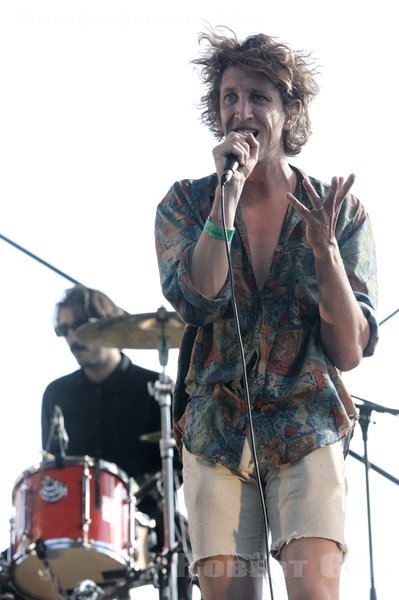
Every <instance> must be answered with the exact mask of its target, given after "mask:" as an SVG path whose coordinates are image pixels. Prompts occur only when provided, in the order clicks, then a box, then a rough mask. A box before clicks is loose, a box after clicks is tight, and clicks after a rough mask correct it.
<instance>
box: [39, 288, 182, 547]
mask: <svg viewBox="0 0 399 600" xmlns="http://www.w3.org/2000/svg"><path fill="white" fill-rule="evenodd" d="M126 314H127V313H126V312H125V311H124V310H122V309H121V308H120V307H119V306H117V305H116V304H115V303H114V302H113V301H112V300H111V299H110V298H109V297H108V296H107V295H106V294H104V293H103V292H101V291H98V290H95V289H89V288H86V287H83V286H80V285H77V286H75V287H73V288H70V289H67V290H66V291H65V292H64V295H63V297H62V299H61V300H60V301H59V302H58V303H57V304H56V306H55V314H54V328H55V333H56V334H57V335H58V336H59V337H63V338H65V340H66V343H67V344H68V346H69V349H70V351H71V352H72V354H73V355H74V357H75V359H76V361H77V362H78V364H79V366H80V368H79V369H78V370H77V371H74V372H73V373H70V374H68V375H64V376H63V377H60V378H58V379H56V380H55V381H52V382H51V383H49V384H48V386H47V387H46V389H45V391H44V395H43V400H42V409H41V425H42V428H41V429H42V447H43V450H44V451H47V452H50V453H52V454H54V455H56V456H60V455H61V453H66V454H68V455H71V456H85V455H88V456H90V457H92V458H94V459H101V460H104V461H108V462H111V463H114V464H115V465H117V466H118V467H119V468H120V469H122V470H123V471H124V472H125V473H126V474H127V475H128V476H129V477H132V478H134V480H135V482H136V483H137V484H138V485H139V486H140V490H141V489H145V490H146V494H145V495H144V497H143V496H142V494H141V493H140V492H139V494H138V497H139V499H140V501H139V503H138V510H139V511H140V512H143V513H145V514H146V515H148V516H149V517H151V518H153V519H155V521H156V534H157V538H158V540H157V542H158V543H157V545H156V547H155V548H154V550H156V551H159V550H161V549H162V547H163V539H162V538H163V509H162V505H161V497H160V495H159V492H158V490H157V484H156V483H155V482H156V481H157V479H159V478H157V477H155V475H156V474H158V473H159V472H160V471H161V469H162V466H161V457H160V449H159V444H158V443H150V442H148V441H142V440H141V439H140V438H141V436H144V437H146V435H145V434H149V433H152V432H155V434H154V436H152V438H155V439H156V432H159V431H160V429H161V410H160V406H159V404H158V402H157V400H155V398H154V397H153V396H152V395H151V394H150V393H149V390H148V384H149V383H153V382H155V381H156V380H157V379H158V377H159V374H158V373H157V372H155V371H151V370H148V369H145V368H143V367H140V366H138V365H135V364H133V363H132V361H131V360H130V359H129V358H128V357H127V356H126V354H124V353H123V352H122V351H121V350H120V349H119V348H111V347H99V346H95V345H91V344H86V343H82V342H81V341H79V340H78V338H77V336H76V330H77V329H78V327H80V326H81V325H84V324H86V323H88V322H89V321H90V320H92V319H95V320H97V319H102V318H113V317H118V316H123V315H126ZM102 343H104V341H103V342H102ZM112 343H115V341H114V340H113V341H112ZM59 408H60V409H61V415H62V417H63V421H64V427H65V432H66V439H65V440H63V439H62V435H61V436H60V435H59V434H58V432H57V434H56V435H52V432H53V431H54V430H55V427H54V422H55V420H56V419H57V417H59V414H58V409H59ZM147 437H149V438H151V436H148V435H147ZM174 468H175V473H176V474H177V475H178V476H179V478H180V481H181V472H180V468H181V467H180V462H179V460H178V458H177V453H176V459H175V461H174ZM151 480H153V481H154V486H151V485H148V483H151Z"/></svg>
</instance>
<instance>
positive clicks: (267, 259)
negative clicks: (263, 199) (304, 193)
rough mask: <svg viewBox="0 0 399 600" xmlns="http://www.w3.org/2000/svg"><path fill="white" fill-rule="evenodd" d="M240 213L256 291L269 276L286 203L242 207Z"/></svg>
mask: <svg viewBox="0 0 399 600" xmlns="http://www.w3.org/2000/svg"><path fill="white" fill-rule="evenodd" d="M241 212H242V215H243V219H244V221H245V225H246V228H247V233H248V241H249V249H250V253H251V262H252V268H253V271H254V275H255V279H256V283H257V286H258V289H259V290H261V289H262V288H263V286H264V284H265V282H266V280H267V278H268V277H269V274H270V267H271V264H272V260H273V255H274V251H275V249H276V246H277V244H278V242H279V239H280V234H281V230H282V228H283V225H284V221H285V217H286V214H287V203H285V202H283V203H281V204H279V205H278V206H276V207H272V208H271V207H270V206H267V205H257V206H256V207H245V206H244V207H242V209H241Z"/></svg>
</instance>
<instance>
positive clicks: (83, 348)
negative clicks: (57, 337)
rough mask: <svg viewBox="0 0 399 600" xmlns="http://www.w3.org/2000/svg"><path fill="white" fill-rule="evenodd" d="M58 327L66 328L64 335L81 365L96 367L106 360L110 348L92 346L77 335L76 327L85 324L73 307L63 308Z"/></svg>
mask: <svg viewBox="0 0 399 600" xmlns="http://www.w3.org/2000/svg"><path fill="white" fill-rule="evenodd" d="M57 325H58V328H59V329H63V328H64V331H65V333H64V337H65V340H66V342H67V344H68V346H69V349H70V351H71V352H72V354H73V355H74V357H75V358H76V360H77V362H78V364H79V365H80V366H81V367H94V366H97V365H100V364H101V363H103V362H104V359H105V358H106V355H107V354H108V352H109V348H100V347H97V346H90V345H88V344H84V343H83V342H81V341H80V340H79V339H78V337H77V336H76V329H77V328H78V327H79V326H81V325H83V323H82V319H81V318H79V317H78V315H76V314H75V312H74V311H73V310H72V309H71V308H62V309H61V310H60V313H59V315H58V324H57Z"/></svg>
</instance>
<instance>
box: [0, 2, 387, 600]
mask: <svg viewBox="0 0 399 600" xmlns="http://www.w3.org/2000/svg"><path fill="white" fill-rule="evenodd" d="M393 10H394V4H393V3H391V2H388V1H387V0H382V1H380V2H379V3H369V2H362V1H355V0H352V1H351V2H343V1H341V0H338V1H337V2H335V3H331V4H330V5H323V7H322V8H321V4H320V2H316V1H314V2H309V1H308V2H307V1H306V0H304V1H303V2H302V3H298V2H294V1H293V0H286V1H285V2H284V3H276V2H274V3H269V2H265V1H262V2H259V1H257V0H252V1H251V2H250V3H242V2H237V1H234V0H230V1H229V2H227V1H224V0H219V1H218V2H215V1H213V2H210V1H208V0H205V1H203V2H201V3H195V7H194V8H193V7H192V5H191V3H189V2H173V1H172V2H168V3H164V2H161V1H158V2H155V3H154V2H153V3H149V4H148V6H140V4H139V3H137V2H127V1H122V2H121V1H118V0H112V1H111V0H109V1H98V0H96V1H87V0H80V1H74V0H70V1H68V2H60V1H57V0H52V1H50V0H49V1H43V0H35V1H34V2H32V1H29V0H27V1H25V2H22V1H19V0H3V1H2V2H1V3H0V57H1V58H0V80H1V89H2V91H1V94H0V107H1V110H0V132H1V133H0V173H1V177H0V196H1V205H2V219H1V223H2V224H1V230H0V233H1V234H2V235H3V236H6V237H7V238H9V240H11V241H12V242H14V243H16V244H18V245H20V246H22V247H23V248H25V249H26V250H27V251H29V252H30V253H32V254H33V255H34V257H40V258H41V259H43V260H45V261H46V262H47V263H49V264H50V266H52V267H54V269H58V270H60V271H61V272H62V273H64V275H65V276H63V275H60V274H57V273H56V272H55V270H54V269H52V268H50V267H49V266H44V265H43V264H41V263H40V262H38V260H36V259H35V258H34V257H32V256H28V255H27V254H26V253H25V252H22V251H21V250H18V249H17V248H16V247H15V246H13V245H12V244H10V243H8V242H7V241H5V240H3V239H0V252H1V255H0V268H1V281H2V287H3V290H2V294H1V306H2V315H3V318H2V322H1V331H2V361H1V363H2V376H1V378H0V393H1V398H2V402H3V414H2V419H1V421H0V453H1V456H2V461H3V462H2V478H3V480H2V485H1V488H0V541H1V543H2V544H3V547H5V546H6V545H7V543H8V537H9V519H10V518H11V516H12V510H13V509H12V498H11V496H12V489H13V486H14V483H15V481H16V480H17V478H19V476H20V474H21V473H22V472H23V471H24V470H25V469H28V468H30V466H31V465H33V464H34V463H35V462H36V461H37V460H39V459H40V454H39V451H40V405H41V397H42V393H43V390H44V388H45V387H46V385H47V384H48V383H49V382H50V381H51V380H52V379H54V378H56V377H59V376H61V375H64V374H66V373H68V372H70V371H72V370H74V369H75V368H76V363H75V361H74V358H73V357H72V355H70V353H69V351H68V349H67V347H66V344H65V342H64V340H62V339H58V338H56V337H55V335H54V333H53V330H52V315H53V309H54V304H55V303H56V302H57V301H58V300H59V299H60V297H61V295H62V293H63V291H64V290H65V289H66V288H67V287H70V285H71V282H70V279H75V280H77V281H80V282H81V283H83V284H85V285H87V286H91V287H96V288H98V289H101V290H103V291H104V292H106V293H107V294H109V295H110V296H111V297H112V298H113V299H114V300H115V301H116V302H117V303H118V304H120V305H121V306H122V307H123V308H125V309H126V310H128V311H130V312H131V313H145V312H154V311H156V310H157V308H158V307H159V306H161V305H162V304H165V305H167V303H166V302H165V301H164V299H163V297H162V293H161V290H160V286H159V278H158V271H157V265H156V258H155V250H154V236H153V224H154V216H155V210H156V206H157V204H158V202H159V201H160V200H161V199H162V198H163V196H164V195H165V194H166V192H167V191H168V189H169V187H170V186H171V185H172V183H173V182H174V181H175V180H177V179H182V178H186V177H190V178H196V177H201V176H203V175H206V174H208V173H210V172H212V171H213V170H214V166H213V161H212V154H211V150H212V147H213V145H214V140H213V138H212V137H211V136H210V134H209V133H208V132H207V130H206V129H205V128H204V127H203V126H202V125H201V124H200V121H199V110H198V108H197V103H198V101H199V97H200V94H201V91H202V89H201V87H200V84H199V80H198V75H197V73H196V72H195V70H194V69H193V68H192V66H191V65H190V64H189V61H190V60H191V59H193V58H195V57H196V56H197V55H198V50H199V48H198V44H197V36H198V34H199V32H200V31H202V30H203V27H204V21H209V22H210V23H211V24H213V25H217V24H224V25H228V26H229V27H231V28H232V29H233V30H235V31H236V33H237V34H238V36H239V37H243V36H246V35H248V34H251V33H254V32H258V31H263V32H265V33H268V34H270V35H274V36H276V37H278V38H280V39H281V40H282V41H285V42H288V43H290V44H292V45H293V46H294V47H295V48H297V49H304V50H308V51H310V52H312V53H313V55H314V56H315V58H316V59H317V61H318V63H319V65H320V69H319V71H320V75H319V83H320V86H321V92H320V95H319V97H318V98H317V100H316V101H315V102H314V105H313V107H312V112H311V114H312V116H313V119H312V121H313V129H314V133H313V135H312V137H311V139H310V141H309V143H308V145H307V147H306V148H305V149H304V151H303V153H302V154H301V155H300V156H299V157H297V158H296V159H295V161H293V162H295V164H297V165H298V166H300V167H301V168H303V169H304V170H305V171H306V172H308V174H309V175H313V176H315V177H318V178H320V179H323V180H326V181H329V180H330V178H331V177H332V176H333V175H343V176H346V175H348V174H349V173H350V172H354V173H355V174H356V182H355V186H354V189H353V191H354V193H355V194H356V195H357V196H359V198H360V199H361V200H362V202H363V203H364V204H365V206H366V207H367V209H368V211H369V212H370V215H371V218H372V221H373V224H374V231H375V236H376V241H377V248H378V262H379V278H380V304H379V315H380V320H383V319H384V318H386V317H387V316H389V315H391V314H393V313H395V311H396V310H397V309H398V307H399V296H398V288H399V286H398V282H397V258H398V252H397V247H396V242H395V239H396V237H397V231H396V223H397V221H398V217H399V214H398V202H397V191H396V188H397V186H396V180H395V173H396V171H397V168H396V151H395V147H396V141H397V139H398V120H397V117H396V107H395V102H396V99H395V94H396V88H397V84H396V79H397V74H396V73H397V58H398V55H397V32H396V24H397V19H396V16H395V15H394V12H393ZM168 308H170V307H168ZM398 322H399V320H398V315H396V314H394V316H392V318H390V319H389V320H388V321H387V322H386V323H385V324H384V325H383V326H382V327H381V341H380V345H379V348H378V350H377V353H376V356H375V357H373V358H368V359H365V360H364V361H363V363H362V365H361V366H360V367H358V368H357V369H355V370H354V371H353V372H352V373H349V374H347V376H346V378H347V382H348V386H349V390H350V392H351V393H352V394H353V395H356V396H359V397H361V398H365V399H367V400H369V401H372V402H375V403H379V404H381V405H382V406H386V407H398V393H397V389H396V386H395V385H394V383H395V376H394V373H395V371H396V369H397V355H398V351H397V337H398V336H397V334H398ZM127 353H128V354H129V356H131V357H132V358H133V360H135V362H137V363H138V364H141V365H142V366H147V367H150V368H153V369H154V370H159V369H160V366H159V360H158V354H157V351H156V349H153V350H146V351H132V350H130V351H127ZM176 354H177V350H175V349H173V350H171V351H170V356H169V363H168V365H167V368H166V370H167V373H168V374H169V375H170V376H171V377H172V379H174V377H175V368H176ZM368 438H369V440H368V447H369V459H370V460H371V461H372V462H373V463H375V464H377V465H378V466H379V467H380V468H382V469H384V470H386V471H387V472H389V473H391V474H393V475H394V476H395V477H399V469H398V460H397V456H398V449H397V443H396V441H397V439H398V419H397V417H394V416H392V415H390V414H386V413H375V412H373V414H372V423H371V424H370V427H369V429H368ZM352 448H353V449H354V450H356V452H358V453H359V454H362V453H363V440H362V435H361V430H360V428H359V427H358V428H357V431H356V433H355V436H354V440H353V445H352ZM347 464H348V471H349V477H350V479H349V481H350V491H349V497H348V527H347V529H348V542H349V545H350V547H351V550H350V554H349V557H348V561H347V564H346V566H345V568H344V573H343V584H342V600H350V599H351V600H352V598H356V599H359V600H361V599H362V598H363V599H364V600H366V599H367V598H369V587H370V581H369V552H368V538H367V533H368V531H367V515H366V495H365V486H364V468H363V466H362V464H361V463H360V462H359V461H356V459H354V458H352V457H349V458H348V461H347ZM370 488H371V496H372V498H371V499H372V504H371V506H372V533H373V541H374V568H375V583H376V589H377V593H378V597H379V598H380V599H381V598H392V597H393V596H392V594H393V590H394V589H395V588H396V586H397V582H396V580H397V577H396V572H397V560H396V554H397V553H396V544H395V540H396V539H397V538H398V534H399V528H398V521H397V506H398V504H399V491H398V487H397V485H395V484H394V483H392V482H391V481H388V480H387V478H385V477H383V476H382V475H379V474H377V473H375V472H371V474H370ZM276 586H277V587H278V589H279V594H278V596H277V597H278V600H283V599H284V593H283V592H282V591H281V581H280V579H279V577H278V576H277V574H276Z"/></svg>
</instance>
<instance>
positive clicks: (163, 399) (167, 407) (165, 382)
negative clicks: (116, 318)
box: [148, 306, 178, 600]
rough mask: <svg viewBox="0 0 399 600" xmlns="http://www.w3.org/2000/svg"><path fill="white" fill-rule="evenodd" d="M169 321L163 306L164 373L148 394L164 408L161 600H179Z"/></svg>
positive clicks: (161, 351)
mask: <svg viewBox="0 0 399 600" xmlns="http://www.w3.org/2000/svg"><path fill="white" fill-rule="evenodd" d="M167 320H168V317H167V313H166V309H165V308H164V307H162V306H161V308H159V309H158V311H157V321H158V323H159V324H160V328H161V335H160V336H159V337H158V352H159V362H160V364H161V366H162V373H161V374H160V376H159V379H158V380H157V381H156V382H155V383H154V384H151V383H150V384H149V385H148V389H149V392H150V394H151V395H152V396H154V398H155V399H156V401H157V402H158V404H159V406H160V408H161V433H162V435H161V439H160V441H159V448H160V453H161V459H162V481H163V485H164V498H163V514H164V551H163V552H162V557H161V559H162V560H163V561H164V562H163V565H164V568H162V572H161V584H160V585H161V591H160V594H161V595H160V598H161V600H178V597H177V560H176V559H177V556H176V549H177V545H176V533H175V511H174V485H173V449H174V447H175V440H174V439H173V438H172V432H171V398H172V393H173V382H172V380H171V379H170V378H169V377H168V376H167V375H165V366H166V365H167V364H168V352H169V339H168V337H167V336H166V335H165V325H166V323H167ZM165 575H166V576H167V581H168V584H167V586H166V587H165V586H164V585H163V580H164V578H165Z"/></svg>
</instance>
